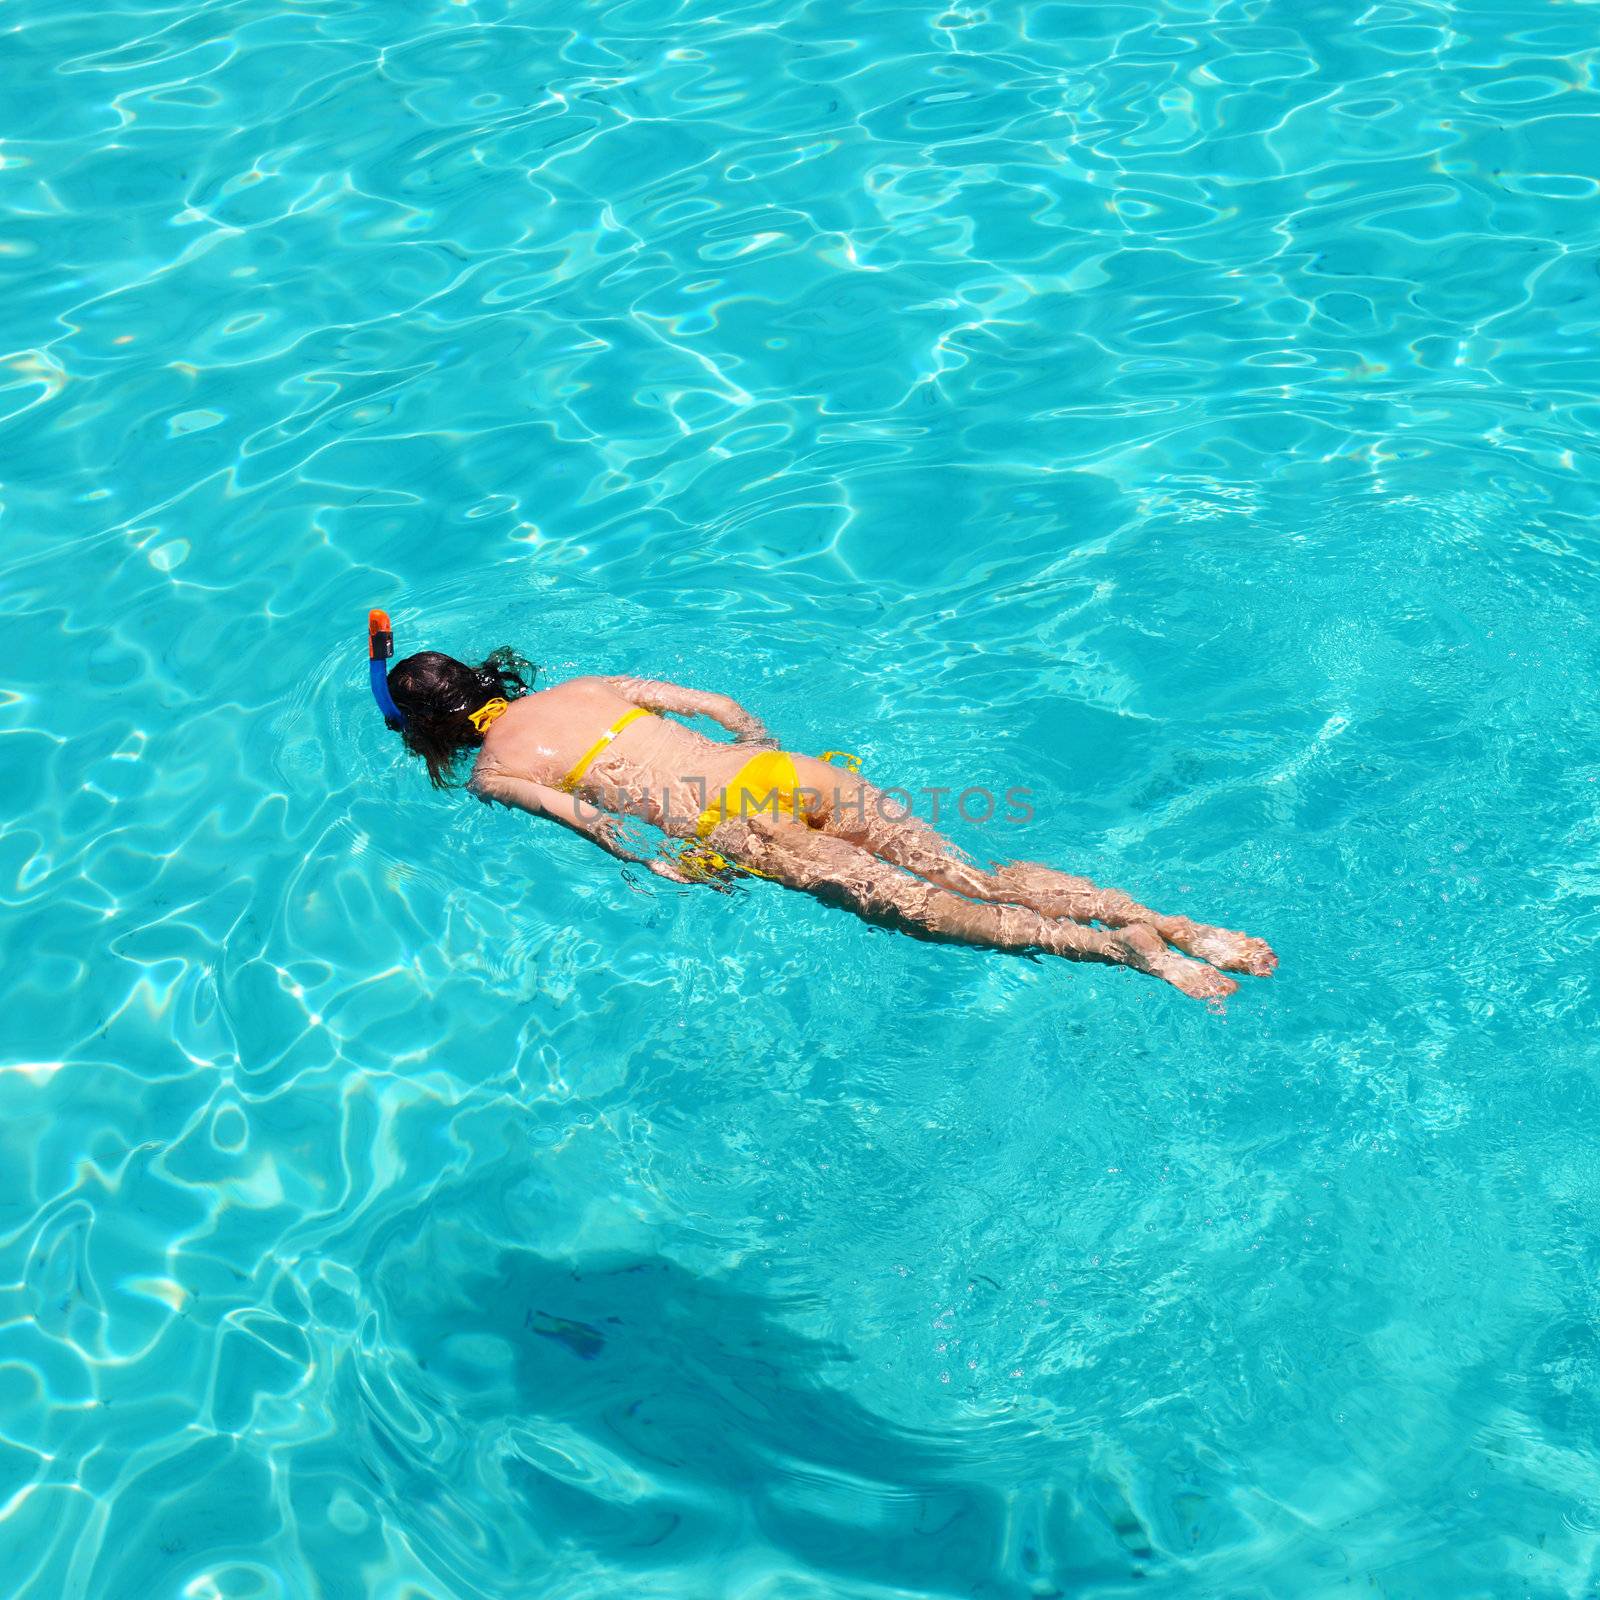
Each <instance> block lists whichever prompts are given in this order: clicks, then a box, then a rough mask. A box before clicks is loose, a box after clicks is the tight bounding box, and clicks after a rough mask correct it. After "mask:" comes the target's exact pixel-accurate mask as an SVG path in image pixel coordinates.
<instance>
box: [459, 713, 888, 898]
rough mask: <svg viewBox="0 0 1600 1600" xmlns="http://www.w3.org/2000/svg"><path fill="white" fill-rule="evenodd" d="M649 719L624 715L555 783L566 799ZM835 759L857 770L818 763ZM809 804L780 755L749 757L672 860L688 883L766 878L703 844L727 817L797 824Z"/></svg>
mask: <svg viewBox="0 0 1600 1600" xmlns="http://www.w3.org/2000/svg"><path fill="white" fill-rule="evenodd" d="M493 703H494V702H491V704H493ZM482 709H484V710H487V709H489V708H488V707H484V708H482ZM650 715H651V713H650V712H649V711H648V710H647V709H646V708H644V707H643V706H636V707H635V708H634V709H633V710H632V711H627V712H624V713H623V714H622V715H621V716H620V717H618V718H617V720H616V721H615V722H613V723H612V724H611V726H610V727H609V728H607V729H606V731H605V732H604V733H602V734H601V735H600V737H599V738H598V739H596V740H595V742H594V743H593V744H592V745H590V747H589V748H588V749H587V750H585V751H584V753H583V754H582V755H581V756H579V757H578V759H577V761H576V762H575V763H574V765H573V768H572V770H571V771H570V772H569V773H568V774H567V775H566V777H564V778H563V779H562V780H561V787H562V788H563V789H565V790H566V791H567V793H568V794H571V793H572V792H573V790H575V789H576V788H577V787H578V785H579V784H580V783H581V782H582V781H583V776H584V774H585V773H586V772H587V771H588V770H589V768H590V766H591V765H592V764H593V762H594V760H595V758H596V757H597V756H598V755H599V754H600V753H601V752H602V751H603V750H605V749H606V747H607V746H608V745H610V743H611V741H612V740H613V739H615V738H616V736H617V735H618V734H619V733H621V732H622V730H623V729H624V728H626V727H627V726H628V725H629V724H630V723H632V722H634V721H636V720H637V719H638V718H640V717H647V716H650ZM835 756H841V757H843V759H844V763H845V765H846V767H847V768H848V769H849V770H850V771H851V772H859V771H860V770H861V762H860V759H859V758H858V757H856V756H853V755H851V754H849V752H847V751H844V750H824V751H823V752H822V757H821V759H822V760H824V761H830V762H831V761H832V760H833V759H834V757H835ZM809 800H810V797H809V796H808V795H806V794H804V793H802V791H801V787H800V775H799V773H797V772H796V771H795V770H794V758H793V757H792V756H790V755H788V754H787V753H786V752H785V751H782V750H762V751H760V752H758V753H757V754H756V755H753V756H751V758H750V759H749V760H748V761H747V762H745V764H744V765H743V766H742V767H740V768H739V770H738V771H737V772H736V773H734V775H733V782H732V783H730V784H729V785H728V786H727V787H726V788H725V789H724V790H723V791H722V792H721V793H720V794H719V795H718V796H717V797H716V799H715V800H713V801H711V802H710V803H709V804H708V805H707V806H706V808H705V810H704V811H702V812H701V813H700V816H699V818H698V820H697V821H696V822H695V825H694V837H695V842H694V843H693V844H691V845H686V846H685V847H684V849H683V852H682V854H680V855H679V857H678V865H679V866H680V867H682V868H683V870H684V871H685V872H687V873H688V874H689V875H690V876H691V877H711V876H712V875H714V874H716V873H722V872H735V871H737V872H749V873H753V874H754V875H755V876H756V877H758V878H765V877H767V876H768V874H767V873H765V872H760V871H757V869H756V868H755V867H746V866H743V865H741V864H740V863H738V862H734V861H729V860H728V858H727V857H726V856H724V855H721V854H719V853H718V852H717V851H715V850H713V849H712V848H711V846H710V845H708V844H707V843H706V840H707V839H708V838H710V836H711V834H712V832H713V831H714V830H715V829H716V828H717V826H718V825H719V824H720V823H723V822H726V821H727V820H728V818H729V817H750V816H755V815H756V814H758V813H762V812H764V813H766V814H767V815H769V816H777V817H782V816H789V817H793V818H795V819H796V820H799V819H801V818H803V817H804V816H805V814H806V812H807V811H808V810H809V809H810V805H809Z"/></svg>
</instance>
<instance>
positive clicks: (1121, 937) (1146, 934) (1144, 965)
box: [1111, 922, 1239, 1000]
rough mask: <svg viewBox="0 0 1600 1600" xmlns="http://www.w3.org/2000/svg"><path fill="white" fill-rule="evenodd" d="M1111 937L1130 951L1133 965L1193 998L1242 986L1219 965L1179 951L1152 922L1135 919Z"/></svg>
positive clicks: (1209, 997) (1219, 996)
mask: <svg viewBox="0 0 1600 1600" xmlns="http://www.w3.org/2000/svg"><path fill="white" fill-rule="evenodd" d="M1111 937H1112V938H1113V939H1114V940H1116V942H1117V943H1118V944H1119V945H1121V946H1122V948H1123V949H1124V950H1126V951H1127V953H1128V965H1129V966H1130V967H1134V968H1136V969H1137V970H1138V971H1140V972H1147V973H1149V974H1150V976H1151V977H1152V978H1160V979H1161V981H1162V982H1163V983H1170V984H1171V985H1172V987H1173V988H1174V989H1181V990H1182V991H1183V992H1184V993H1185V994H1186V995H1188V996H1189V997H1190V998H1191V999H1194V1000H1225V999H1226V998H1227V997H1228V996H1229V995H1230V994H1233V993H1234V992H1235V991H1236V990H1237V989H1238V987H1239V985H1238V984H1236V983H1235V982H1234V981H1233V979H1232V978H1226V977H1224V976H1223V975H1222V974H1221V973H1220V972H1218V971H1217V969H1216V968H1215V967H1208V966H1207V965H1206V964H1205V963H1204V962H1202V961H1190V960H1189V959H1188V957H1186V956H1181V955H1179V954H1178V953H1177V951H1175V950H1173V949H1171V948H1170V947H1169V946H1168V945H1167V943H1166V942H1165V941H1164V940H1163V939H1162V937H1161V935H1160V934H1159V933H1157V932H1156V930H1155V929H1154V928H1152V927H1151V926H1150V925H1149V924H1148V923H1144V922H1131V923H1129V924H1128V926H1127V927H1125V928H1118V929H1116V930H1115V931H1114V932H1113V933H1112V934H1111Z"/></svg>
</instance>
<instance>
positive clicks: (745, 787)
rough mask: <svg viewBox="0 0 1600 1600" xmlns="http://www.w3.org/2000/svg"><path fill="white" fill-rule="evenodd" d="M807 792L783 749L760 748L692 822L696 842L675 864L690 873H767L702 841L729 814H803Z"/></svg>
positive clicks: (730, 815) (792, 815)
mask: <svg viewBox="0 0 1600 1600" xmlns="http://www.w3.org/2000/svg"><path fill="white" fill-rule="evenodd" d="M809 802H810V796H808V795H806V794H805V793H803V792H802V790H801V787H800V776H799V774H798V773H797V772H796V771H795V770H794V759H793V757H791V756H790V755H788V754H787V753H786V752H784V751H782V750H763V751H761V752H760V754H759V755H753V756H751V758H750V759H749V760H748V761H747V762H745V764H744V765H743V766H742V767H740V768H739V770H738V771H737V772H736V773H734V775H733V782H732V783H730V784H729V785H728V786H727V788H725V789H724V790H723V791H722V792H721V793H720V794H719V795H718V796H717V797H716V799H715V800H713V801H711V803H710V804H709V805H707V806H706V808H705V810H704V811H702V812H701V813H700V817H699V820H698V821H697V822H696V823H695V825H694V836H695V839H696V841H697V842H696V843H694V844H692V845H688V846H686V847H685V849H684V851H683V853H682V854H681V855H680V856H679V857H678V865H679V866H680V867H681V868H683V870H684V871H685V872H687V873H689V874H690V876H691V877H701V876H710V875H711V874H713V873H718V872H727V871H730V870H733V871H739V872H750V873H754V874H755V876H756V877H758V878H764V877H766V876H767V874H766V873H764V872H761V871H759V870H757V869H756V868H755V867H747V866H745V865H744V864H743V863H742V862H736V861H729V860H728V858H727V857H726V856H724V855H722V854H720V853H719V852H718V851H716V850H713V849H712V848H711V847H710V845H708V844H707V843H706V842H705V841H706V840H707V839H709V838H710V837H711V834H712V833H713V832H714V831H715V830H716V828H717V827H718V826H719V825H720V824H721V823H724V822H726V821H727V820H728V818H729V817H752V816H755V815H757V814H758V813H765V814H766V815H768V816H775V817H783V816H788V817H794V818H796V819H797V820H798V819H800V818H803V817H804V816H805V814H806V812H807V811H808V810H809V809H810V804H809Z"/></svg>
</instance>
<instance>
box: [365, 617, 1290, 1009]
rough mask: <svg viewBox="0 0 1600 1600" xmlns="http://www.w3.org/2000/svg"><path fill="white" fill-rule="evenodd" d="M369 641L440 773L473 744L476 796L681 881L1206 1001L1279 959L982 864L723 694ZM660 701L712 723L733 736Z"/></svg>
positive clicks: (444, 775) (1088, 886) (378, 631)
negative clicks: (535, 674) (817, 904)
mask: <svg viewBox="0 0 1600 1600" xmlns="http://www.w3.org/2000/svg"><path fill="white" fill-rule="evenodd" d="M380 623H381V626H380ZM369 645H370V649H369V655H370V657H371V660H372V666H373V671H372V688H373V693H374V695H375V696H376V697H377V698H378V703H379V705H380V707H382V708H383V710H384V713H385V716H386V717H387V718H388V719H389V721H390V725H391V726H396V727H399V728H400V729H401V731H402V732H403V734H404V737H405V742H406V745H407V748H408V749H409V750H410V751H411V752H412V753H413V754H415V755H419V756H421V757H422V759H423V760H424V761H426V763H427V766H428V775H429V777H430V778H431V779H432V781H433V782H434V784H435V785H436V786H438V787H440V788H443V787H445V786H447V784H448V782H449V778H450V774H451V772H452V770H453V768H454V765H455V762H456V760H457V758H458V757H460V756H461V755H462V754H463V753H465V752H466V751H468V750H473V749H476V750H477V752H478V755H477V762H476V765H475V766H474V768H473V771H472V775H471V777H470V779H469V780H468V783H467V787H468V789H469V790H470V791H471V792H472V793H473V794H475V795H477V796H478V797H479V798H480V799H482V800H493V801H499V802H500V803H501V804H503V805H508V806H515V807H518V808H519V809H521V810H523V811H527V812H530V813H532V814H533V815H534V816H539V817H548V818H550V819H551V820H552V821H555V822H559V823H561V824H562V825H563V826H564V827H567V828H571V829H572V830H573V831H574V832H576V833H580V834H582V835H583V836H584V837H585V838H587V839H590V840H592V841H593V842H594V843H595V844H597V845H599V846H600V848H601V849H602V850H605V851H608V852H609V853H610V854H611V855H613V856H616V857H617V858H618V859H619V860H623V861H634V862H638V863H640V864H641V865H643V866H645V867H647V868H648V869H649V870H650V871H651V872H653V873H655V874H656V875H657V876H658V877H662V878H665V879H667V880H669V881H670V882H673V883H683V884H695V883H709V884H711V885H712V886H714V887H719V886H725V879H726V878H727V877H728V876H731V875H737V874H739V873H745V872H748V873H753V874H755V875H757V876H759V877H764V878H768V879H770V880H772V881H774V882H776V883H779V884H782V885H783V886H784V887H785V888H789V889H800V890H804V891H805V892H806V893H807V894H811V895H814V896H815V897H816V898H817V899H819V900H823V901H825V902H827V903H829V904H832V905H839V906H843V907H845V908H847V909H848V910H851V911H853V912H855V913H856V915H857V916H860V917H862V918H864V919H866V920H867V921H869V922H873V923H876V924H878V925H880V926H884V927H892V928H897V929H900V930H901V931H903V932H905V933H909V934H911V935H912V936H913V937H915V938H920V939H929V940H936V941H941V942H946V943H954V944H968V945H979V946H984V947H987V948H990V949H995V950H1008V951H1017V952H1025V953H1030V954H1032V953H1039V952H1042V953H1048V954H1051V955H1058V956H1064V957H1066V958H1067V959H1068V960H1071V961H1099V962H1105V963H1108V964H1111V965H1114V966H1125V967H1132V968H1133V969H1134V970H1135V971H1138V972H1145V973H1149V974H1150V975H1151V976H1152V977H1156V978H1160V979H1162V980H1163V981H1164V982H1166V983H1170V984H1172V985H1173V987H1174V988H1177V989H1181V990H1182V991H1183V992H1184V993H1185V994H1187V995H1192V996H1194V997H1195V998H1197V999H1218V998H1221V997H1222V996H1225V995H1228V994H1231V993H1232V992H1233V991H1234V990H1235V989H1237V988H1238V985H1237V984H1236V983H1235V982H1234V981H1233V979H1231V978H1229V977H1227V976H1225V974H1227V973H1230V972H1242V973H1250V974H1252V975H1254V976H1256V977H1266V976H1268V975H1269V974H1270V973H1271V972H1272V970H1273V968H1274V967H1275V966H1276V965H1277V957H1276V956H1275V955H1274V954H1273V952H1272V950H1271V949H1270V947H1269V946H1268V945H1267V944H1266V943H1265V942H1264V941H1263V940H1260V939H1252V938H1249V937H1247V936H1246V935H1244V934H1242V933H1231V932H1229V931H1228V930H1227V929H1225V928H1213V927H1208V926H1207V925H1205V924H1204V923H1198V922H1191V921H1190V920H1189V919H1188V918H1187V917H1172V916H1163V915H1162V914H1161V913H1159V912H1156V911H1152V910H1150V909H1149V908H1148V907H1147V906H1142V905H1139V904H1138V903H1136V902H1135V901H1134V900H1133V899H1131V898H1130V897H1129V896H1128V895H1126V894H1123V893H1122V892H1121V891H1120V890H1116V889H1101V888H1098V887H1096V886H1095V885H1094V884H1092V883H1090V882H1089V881H1088V879H1086V878H1075V877H1069V876H1068V875H1067V874H1066V873H1063V872H1057V871H1055V870H1054V869H1052V868H1050V867H1045V866H1039V865H1037V864H1035V863H1033V862H1029V861H1016V862H1011V863H1010V864H1008V865H1000V864H996V865H995V867H994V870H993V871H991V872H983V871H981V870H979V869H978V868H977V867H976V866H975V865H973V864H972V862H971V861H970V860H968V859H967V858H966V857H965V856H963V855H962V854H961V853H960V852H959V851H958V850H957V849H956V848H955V846H954V845H952V844H950V843H949V842H948V841H947V840H946V839H944V838H943V837H942V836H941V835H940V834H939V833H938V832H936V831H935V830H934V829H933V828H932V827H931V826H929V825H928V824H927V823H925V822H923V821H921V820H920V819H918V818H916V817H914V816H911V815H910V814H909V812H908V808H906V807H904V806H902V805H900V804H898V803H896V802H894V801H892V800H891V799H890V798H889V797H888V796H887V795H885V793H884V792H883V791H881V790H878V789H875V788H874V787H873V786H872V785H870V784H868V783H865V782H863V781H862V780H861V779H860V778H858V777H856V776H855V775H854V774H853V773H851V772H847V771H843V770H841V769H840V768H838V767H835V766H830V765H829V764H828V763H827V762H825V761H821V760H818V759H816V758H814V757H811V756H806V755H798V754H794V753H792V752H786V751H780V750H778V749H777V747H776V741H775V740H773V739H772V738H771V737H770V736H769V734H768V733H767V730H766V728H765V727H764V726H763V725H762V724H761V722H760V720H759V719H758V718H756V717H754V716H752V715H751V714H750V712H748V711H746V710H744V708H743V707H742V706H740V705H738V704H737V703H736V702H735V701H733V700H731V699H729V698H728V697H727V696H726V695H720V694H702V693H700V692H699V691H698V690H695V689H685V688H683V687H681V686H680V685H678V684H675V683H660V682H655V681H652V680H649V679H644V678H598V677H590V678H572V679H569V680H568V681H567V682H565V683H562V684H558V685H556V687H554V688H552V689H541V690H539V691H537V692H528V689H529V681H528V680H529V679H531V677H532V671H531V669H530V668H529V667H528V665H527V663H526V662H525V661H523V660H521V658H519V657H517V656H514V655H513V654H511V652H509V651H504V650H502V651H497V652H495V654H493V655H491V656H490V657H489V658H488V659H487V660H485V661H484V662H483V663H482V665H481V666H477V667H472V666H468V665H466V664H465V663H464V662H460V661H457V660H455V659H454V658H452V657H450V656H446V655H440V654H438V653H437V652H435V651H431V650H430V651H424V652H422V653H421V654H418V655H413V656H408V657H406V659H405V660H403V661H399V662H396V664H395V666H394V668H393V669H392V670H391V671H389V672H388V673H387V674H386V675H385V673H384V671H383V661H384V660H385V659H386V658H387V656H388V654H389V652H390V650H391V649H392V636H391V634H390V632H389V625H388V618H387V617H385V616H384V615H383V613H382V612H374V613H373V620H372V623H371V626H370V628H369ZM380 651H381V654H380ZM524 674H527V677H524ZM668 712H671V713H676V714H678V715H680V716H706V717H710V718H711V719H712V720H713V721H714V722H718V723H720V724H721V725H722V726H723V727H724V728H726V729H727V730H728V732H730V733H731V734H733V735H734V739H733V742H732V743H727V742H722V741H718V740H714V739H708V738H706V737H704V736H703V735H702V734H699V733H697V732H695V731H694V729H692V728H688V727H685V726H684V725H683V724H682V723H680V722H674V721H672V720H671V719H670V718H669V717H668V716H667V715H665V714H664V713H668ZM752 748H754V750H755V751H756V753H755V754H754V755H752ZM623 816H633V817H639V818H642V819H643V820H644V821H646V822H649V823H651V824H653V825H654V826H656V827H658V828H660V829H661V830H662V831H663V832H664V833H666V834H668V835H669V836H671V837H673V838H676V839H681V840H684V841H686V844H687V848H685V849H682V850H681V851H680V852H679V853H678V854H677V855H676V857H674V856H670V855H668V854H666V853H665V851H663V853H660V854H657V855H655V856H653V857H651V856H643V855H640V854H638V853H637V852H635V851H634V850H632V849H630V848H629V847H628V845H627V844H626V843H625V842H624V841H623V839H622V837H621V835H620V832H619V826H618V818H619V817H623ZM1095 923H1098V924H1100V925H1101V926H1098V927H1095V926H1091V924H1095ZM1190 957H1198V958H1199V959H1197V960H1191V959H1189V958H1190Z"/></svg>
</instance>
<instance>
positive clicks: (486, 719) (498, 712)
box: [467, 698, 511, 733]
mask: <svg viewBox="0 0 1600 1600" xmlns="http://www.w3.org/2000/svg"><path fill="white" fill-rule="evenodd" d="M510 709H511V706H510V703H509V702H508V701H505V700H501V699H499V698H496V699H493V700H485V701H484V702H483V704H482V705H481V706H479V707H478V709H477V710H476V711H474V712H473V713H472V714H471V715H470V716H469V717H468V718H467V721H468V722H470V723H471V724H472V726H473V727H474V728H476V729H477V730H478V732H479V733H487V732H488V730H489V728H490V727H491V725H493V724H494V723H496V722H498V721H499V720H500V719H501V717H503V716H504V715H505V714H506V712H508V711H509V710H510Z"/></svg>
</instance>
